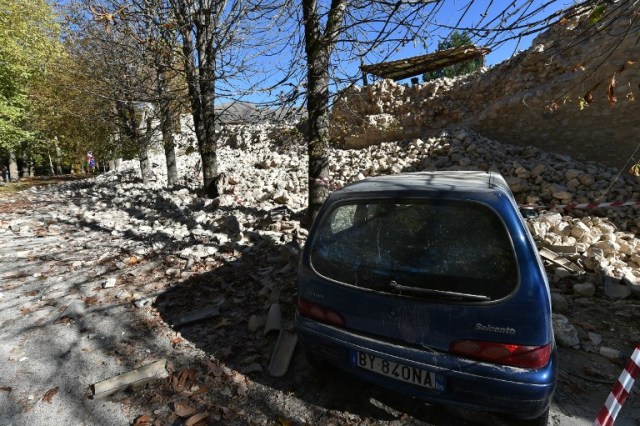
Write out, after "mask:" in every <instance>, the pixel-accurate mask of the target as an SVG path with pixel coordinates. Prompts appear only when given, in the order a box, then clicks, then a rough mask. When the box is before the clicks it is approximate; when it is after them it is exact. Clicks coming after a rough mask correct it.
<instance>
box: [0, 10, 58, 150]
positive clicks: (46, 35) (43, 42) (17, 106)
mask: <svg viewBox="0 0 640 426" xmlns="http://www.w3.org/2000/svg"><path fill="white" fill-rule="evenodd" d="M3 3H4V4H3V6H2V10H1V11H0V147H2V148H4V149H5V150H9V149H15V148H16V147H17V146H18V145H19V144H20V143H21V142H24V141H29V140H33V139H34V129H33V127H32V126H31V125H30V123H29V122H28V121H27V120H26V118H27V114H28V112H29V109H30V107H31V106H32V102H31V98H30V88H31V87H32V86H33V84H34V83H35V82H36V81H38V80H39V79H42V78H43V77H44V76H45V75H46V74H47V72H48V70H49V64H51V63H52V62H53V61H55V60H56V59H57V58H58V57H59V55H60V54H61V44H60V41H59V24H58V22H57V20H56V17H55V15H54V12H53V9H52V8H51V6H50V5H49V4H48V3H47V2H46V0H4V2H3Z"/></svg>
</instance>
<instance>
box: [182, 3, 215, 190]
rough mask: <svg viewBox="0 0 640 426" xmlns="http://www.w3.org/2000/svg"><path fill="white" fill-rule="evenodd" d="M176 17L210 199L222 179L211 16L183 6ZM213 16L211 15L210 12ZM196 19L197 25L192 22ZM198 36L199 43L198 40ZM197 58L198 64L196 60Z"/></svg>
mask: <svg viewBox="0 0 640 426" xmlns="http://www.w3.org/2000/svg"><path fill="white" fill-rule="evenodd" d="M178 7H179V10H178V13H177V14H176V16H177V18H178V24H179V26H180V28H181V30H180V33H181V36H182V52H183V55H184V59H185V76H186V79H187V86H188V89H189V99H190V101H191V113H192V114H193V125H194V131H195V134H196V140H197V141H198V151H199V152H200V157H201V159H202V178H203V188H204V190H205V193H206V194H207V195H208V196H209V197H216V196H218V195H219V194H218V193H217V192H218V191H217V190H216V187H217V185H216V184H215V182H216V177H217V175H218V158H217V135H216V132H215V118H216V117H215V110H214V104H215V94H216V93H215V58H214V56H213V55H214V54H213V53H212V52H211V50H212V46H211V41H212V35H211V31H213V29H212V27H211V24H212V23H211V21H210V19H211V16H210V15H208V14H207V13H208V12H207V11H204V10H199V11H197V12H196V13H195V17H194V15H193V13H192V11H191V10H188V7H187V5H186V4H185V3H182V2H181V3H179V5H178ZM209 13H210V12H209ZM192 19H194V20H195V22H194V21H193V20H192ZM194 36H195V40H194ZM194 52H195V54H197V60H196V58H194Z"/></svg>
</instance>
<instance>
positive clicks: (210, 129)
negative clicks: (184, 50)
mask: <svg viewBox="0 0 640 426" xmlns="http://www.w3.org/2000/svg"><path fill="white" fill-rule="evenodd" d="M196 26H197V28H198V31H196V52H197V53H198V65H199V66H198V71H199V74H198V77H199V78H198V86H199V92H200V111H201V116H202V128H203V130H204V138H202V140H201V141H200V155H201V157H202V179H203V187H204V188H205V192H206V193H207V195H208V196H209V197H211V198H215V197H217V196H219V195H220V194H219V193H218V191H217V190H216V188H217V185H216V183H215V180H216V178H217V177H218V153H217V142H218V137H217V134H216V114H215V106H214V104H215V100H216V86H215V60H214V59H215V58H214V57H213V53H212V52H210V49H209V45H208V43H209V42H210V40H209V37H208V32H210V31H211V28H209V26H208V25H207V23H206V22H198V23H196Z"/></svg>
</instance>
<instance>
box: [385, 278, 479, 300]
mask: <svg viewBox="0 0 640 426" xmlns="http://www.w3.org/2000/svg"><path fill="white" fill-rule="evenodd" d="M389 287H391V288H393V289H394V290H396V291H397V292H398V294H402V293H404V292H406V293H413V294H424V295H431V296H441V297H447V298H451V299H464V300H481V301H486V300H491V298H490V297H489V296H484V295H480V294H468V293H459V292H457V291H446V290H435V289H432V288H421V287H409V286H405V285H400V284H398V283H397V282H395V281H391V282H390V283H389Z"/></svg>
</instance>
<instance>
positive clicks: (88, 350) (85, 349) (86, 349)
mask: <svg viewBox="0 0 640 426" xmlns="http://www.w3.org/2000/svg"><path fill="white" fill-rule="evenodd" d="M82 352H93V349H91V348H82Z"/></svg>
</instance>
